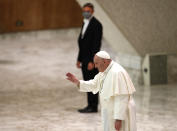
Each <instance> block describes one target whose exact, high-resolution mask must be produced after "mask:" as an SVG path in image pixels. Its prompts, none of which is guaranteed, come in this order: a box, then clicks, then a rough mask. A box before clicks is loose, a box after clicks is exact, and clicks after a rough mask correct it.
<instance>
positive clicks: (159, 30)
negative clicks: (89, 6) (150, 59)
mask: <svg viewBox="0 0 177 131" xmlns="http://www.w3.org/2000/svg"><path fill="white" fill-rule="evenodd" d="M97 1H98V3H99V4H100V5H101V6H102V7H103V8H104V10H105V11H106V12H107V14H108V15H109V16H110V18H111V19H112V20H113V21H114V22H115V24H116V25H117V26H118V28H119V29H120V30H121V32H122V33H123V34H124V36H125V37H126V38H127V39H128V41H129V42H130V43H131V44H132V46H133V47H134V48H135V49H136V51H137V52H138V53H139V54H140V55H141V56H144V55H145V54H146V53H158V52H165V53H177V26H176V23H177V15H176V13H177V1H176V0H109V1H108V0H97Z"/></svg>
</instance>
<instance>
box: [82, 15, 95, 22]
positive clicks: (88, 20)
mask: <svg viewBox="0 0 177 131" xmlns="http://www.w3.org/2000/svg"><path fill="white" fill-rule="evenodd" d="M92 18H93V15H92V16H91V17H90V18H89V19H85V18H84V19H83V21H84V23H88V22H90V20H91V19H92Z"/></svg>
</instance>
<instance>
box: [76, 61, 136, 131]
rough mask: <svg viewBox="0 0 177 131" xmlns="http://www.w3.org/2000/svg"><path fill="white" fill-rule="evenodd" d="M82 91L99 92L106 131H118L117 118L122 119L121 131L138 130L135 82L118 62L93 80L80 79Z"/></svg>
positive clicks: (113, 63)
mask: <svg viewBox="0 0 177 131" xmlns="http://www.w3.org/2000/svg"><path fill="white" fill-rule="evenodd" d="M79 90H80V91H82V92H93V93H94V94H96V93H97V92H99V96H100V104H101V115H102V124H103V129H104V131H116V130H115V120H116V119H118V120H122V128H121V131H136V111H135V103H134V100H133V96H132V94H133V93H134V92H135V88H134V86H133V83H132V81H131V79H130V77H129V75H128V73H127V72H126V71H125V69H124V68H123V67H122V66H120V65H119V64H118V63H116V62H114V61H112V62H111V63H110V64H109V66H108V67H107V69H106V70H105V71H104V72H99V73H98V74H97V75H96V76H95V77H94V79H93V80H89V81H83V80H80V87H79Z"/></svg>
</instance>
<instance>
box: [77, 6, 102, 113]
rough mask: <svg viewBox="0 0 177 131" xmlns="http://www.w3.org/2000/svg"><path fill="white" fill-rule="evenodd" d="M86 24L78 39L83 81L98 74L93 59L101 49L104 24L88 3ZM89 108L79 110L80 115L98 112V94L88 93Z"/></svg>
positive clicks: (84, 12)
mask: <svg viewBox="0 0 177 131" xmlns="http://www.w3.org/2000/svg"><path fill="white" fill-rule="evenodd" d="M82 10H83V13H82V15H83V17H84V20H83V21H84V22H83V25H82V29H81V32H80V35H79V38H78V44H79V53H78V59H77V64H76V65H77V68H81V69H82V74H83V79H84V80H90V79H93V78H94V76H95V75H96V74H97V73H98V70H97V69H96V68H94V64H93V57H94V55H95V53H96V52H98V51H99V50H100V48H101V40H102V34H103V33H102V24H101V23H100V22H99V21H98V20H97V19H96V18H95V17H94V16H93V13H94V6H93V4H91V3H86V4H85V5H84V6H83V8H82ZM87 101H88V105H87V107H85V108H83V109H79V110H78V111H79V112H80V113H92V112H97V108H98V94H93V93H92V92H88V93H87Z"/></svg>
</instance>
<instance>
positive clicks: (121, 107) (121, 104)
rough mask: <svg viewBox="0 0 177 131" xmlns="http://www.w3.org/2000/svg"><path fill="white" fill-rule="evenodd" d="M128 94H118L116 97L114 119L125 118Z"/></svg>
mask: <svg viewBox="0 0 177 131" xmlns="http://www.w3.org/2000/svg"><path fill="white" fill-rule="evenodd" d="M128 98H129V96H128V95H117V96H115V97H114V114H113V115H114V116H113V117H114V119H117V120H125V118H126V114H127V111H128Z"/></svg>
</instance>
